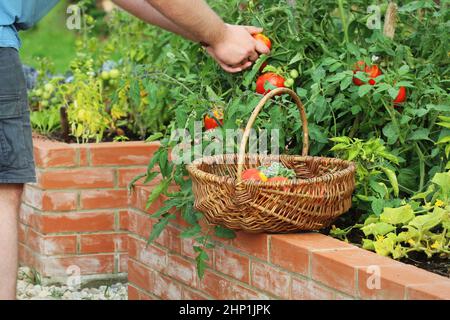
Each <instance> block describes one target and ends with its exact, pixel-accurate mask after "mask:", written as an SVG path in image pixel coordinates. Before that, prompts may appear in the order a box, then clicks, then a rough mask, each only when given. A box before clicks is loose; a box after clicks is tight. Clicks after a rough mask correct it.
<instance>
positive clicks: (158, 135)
mask: <svg viewBox="0 0 450 320" xmlns="http://www.w3.org/2000/svg"><path fill="white" fill-rule="evenodd" d="M162 137H164V135H163V134H162V133H161V132H157V133H154V134H152V135H151V136H150V137H148V138H147V139H146V140H145V141H146V142H152V141H156V140H159V139H161V138H162Z"/></svg>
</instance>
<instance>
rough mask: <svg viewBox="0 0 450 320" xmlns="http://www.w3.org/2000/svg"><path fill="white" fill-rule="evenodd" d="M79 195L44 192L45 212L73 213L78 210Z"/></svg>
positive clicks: (43, 205)
mask: <svg viewBox="0 0 450 320" xmlns="http://www.w3.org/2000/svg"><path fill="white" fill-rule="evenodd" d="M77 199H78V195H77V194H76V193H75V192H44V194H43V198H42V210H43V211H71V210H75V209H76V208H77Z"/></svg>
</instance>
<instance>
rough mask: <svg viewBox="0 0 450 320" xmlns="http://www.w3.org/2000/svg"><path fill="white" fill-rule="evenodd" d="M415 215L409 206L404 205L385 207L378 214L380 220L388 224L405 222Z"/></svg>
mask: <svg viewBox="0 0 450 320" xmlns="http://www.w3.org/2000/svg"><path fill="white" fill-rule="evenodd" d="M414 217H415V215H414V211H413V209H412V208H411V206H410V205H409V204H408V205H405V206H402V207H400V208H385V209H384V211H383V213H382V214H381V215H380V221H381V222H386V223H389V224H393V225H396V224H406V223H408V222H409V221H411V220H412V219H413V218H414Z"/></svg>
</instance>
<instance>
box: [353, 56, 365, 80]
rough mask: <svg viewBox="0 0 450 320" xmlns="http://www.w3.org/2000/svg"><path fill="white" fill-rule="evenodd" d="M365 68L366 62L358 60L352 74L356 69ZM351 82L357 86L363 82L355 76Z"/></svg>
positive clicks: (362, 69)
mask: <svg viewBox="0 0 450 320" xmlns="http://www.w3.org/2000/svg"><path fill="white" fill-rule="evenodd" d="M366 68H367V67H366V63H365V62H364V61H361V60H360V61H358V62H357V63H356V64H355V67H354V68H353V74H356V73H357V72H358V71H366ZM353 83H354V84H355V85H357V86H362V85H363V84H364V82H362V80H359V79H358V78H356V77H353Z"/></svg>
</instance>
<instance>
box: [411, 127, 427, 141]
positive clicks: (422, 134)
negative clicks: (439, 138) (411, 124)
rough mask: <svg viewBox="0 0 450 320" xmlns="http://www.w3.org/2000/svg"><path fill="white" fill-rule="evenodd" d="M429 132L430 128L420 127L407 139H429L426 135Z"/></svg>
mask: <svg viewBox="0 0 450 320" xmlns="http://www.w3.org/2000/svg"><path fill="white" fill-rule="evenodd" d="M429 134H430V129H428V128H420V129H417V130H416V131H414V132H413V133H412V134H411V135H410V136H409V137H408V139H409V140H414V141H417V140H429V139H430V138H429V137H428V136H429Z"/></svg>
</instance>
